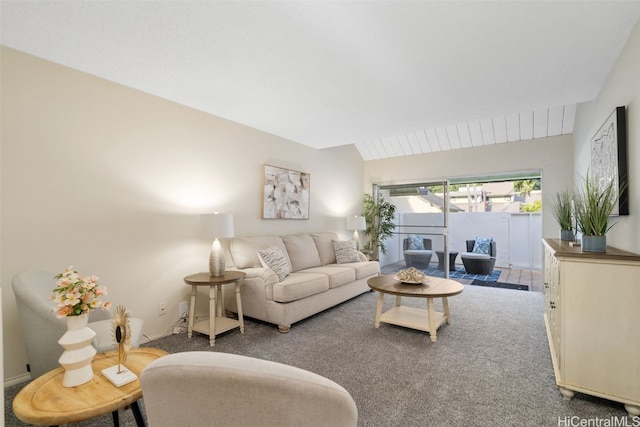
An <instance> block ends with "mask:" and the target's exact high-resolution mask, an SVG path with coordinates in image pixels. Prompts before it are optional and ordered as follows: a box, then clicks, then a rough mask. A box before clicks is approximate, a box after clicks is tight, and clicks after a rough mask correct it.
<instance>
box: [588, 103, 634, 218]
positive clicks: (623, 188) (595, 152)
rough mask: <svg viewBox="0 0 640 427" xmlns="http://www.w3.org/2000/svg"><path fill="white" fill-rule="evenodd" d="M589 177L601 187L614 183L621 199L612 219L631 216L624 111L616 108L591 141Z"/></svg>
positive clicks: (621, 108)
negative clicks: (618, 216) (616, 216)
mask: <svg viewBox="0 0 640 427" xmlns="http://www.w3.org/2000/svg"><path fill="white" fill-rule="evenodd" d="M589 175H590V178H591V179H593V180H594V182H595V183H597V184H598V185H599V186H600V187H604V186H606V185H608V184H609V182H611V181H613V182H614V185H615V187H616V188H615V191H616V194H617V193H619V194H620V198H619V199H618V205H617V206H616V208H614V210H613V213H612V215H629V195H628V194H629V193H628V189H627V179H628V175H627V123H626V113H625V107H617V108H616V109H615V110H614V111H613V113H611V115H610V116H609V117H608V118H607V120H606V121H605V122H604V124H603V125H602V126H601V127H600V129H598V131H597V132H596V134H595V135H594V136H593V138H591V170H590V172H589Z"/></svg>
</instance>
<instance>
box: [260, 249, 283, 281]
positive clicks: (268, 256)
mask: <svg viewBox="0 0 640 427" xmlns="http://www.w3.org/2000/svg"><path fill="white" fill-rule="evenodd" d="M258 255H259V257H260V260H261V261H262V262H263V263H264V266H265V267H266V268H270V269H271V270H273V271H274V272H275V273H276V274H277V275H278V278H279V279H280V281H283V280H284V278H285V277H287V276H288V275H289V273H290V272H291V271H290V270H289V263H287V260H286V259H285V258H284V254H283V253H282V251H281V250H280V248H277V247H275V246H272V247H270V248H268V249H262V250H259V251H258Z"/></svg>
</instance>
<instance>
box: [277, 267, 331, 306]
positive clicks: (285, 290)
mask: <svg viewBox="0 0 640 427" xmlns="http://www.w3.org/2000/svg"><path fill="white" fill-rule="evenodd" d="M328 290H329V277H328V276H327V275H326V274H314V273H291V275H289V276H288V277H287V278H286V279H284V280H283V281H282V282H280V283H276V284H274V285H273V300H274V301H276V302H291V301H297V300H299V299H302V298H305V297H309V296H311V295H315V294H319V293H321V292H326V291H328Z"/></svg>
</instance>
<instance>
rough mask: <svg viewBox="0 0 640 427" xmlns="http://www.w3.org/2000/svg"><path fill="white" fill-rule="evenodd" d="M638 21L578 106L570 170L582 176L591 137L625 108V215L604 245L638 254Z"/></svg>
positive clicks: (588, 159)
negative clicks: (590, 97) (598, 85)
mask: <svg viewBox="0 0 640 427" xmlns="http://www.w3.org/2000/svg"><path fill="white" fill-rule="evenodd" d="M638 76H640V22H639V23H638V24H636V26H635V28H634V29H633V32H632V33H631V35H630V36H629V39H628V40H627V43H626V44H625V46H624V48H623V50H622V51H621V53H620V55H619V56H618V60H617V61H616V63H615V65H614V67H613V69H612V70H611V73H610V74H609V76H608V78H607V79H606V81H605V83H604V84H603V87H602V89H601V91H600V93H599V94H598V97H597V98H596V100H595V101H593V102H588V103H584V104H580V105H578V108H577V110H576V120H575V126H574V131H573V136H574V154H575V164H574V169H575V171H576V173H577V174H579V175H580V176H583V177H584V176H586V174H587V169H588V167H589V164H590V162H591V154H590V147H591V146H590V142H591V137H592V136H593V135H594V134H595V132H596V131H597V130H598V128H600V126H601V125H602V123H604V121H605V120H606V118H607V117H609V115H610V114H611V112H612V111H613V110H614V109H615V108H616V107H618V106H623V105H624V106H626V107H627V156H628V171H629V212H630V215H629V216H621V217H619V218H618V220H617V221H618V223H617V224H616V225H615V226H614V227H613V228H612V229H611V231H609V233H608V234H607V244H608V245H611V246H615V247H618V248H620V249H624V250H627V251H631V252H636V253H640V231H639V230H640V167H639V166H640V77H638Z"/></svg>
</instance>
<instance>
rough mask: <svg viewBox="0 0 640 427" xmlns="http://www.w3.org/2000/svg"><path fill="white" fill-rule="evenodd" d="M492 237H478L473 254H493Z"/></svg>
mask: <svg viewBox="0 0 640 427" xmlns="http://www.w3.org/2000/svg"><path fill="white" fill-rule="evenodd" d="M492 241H493V238H491V237H476V242H475V243H474V244H473V250H472V251H471V252H473V253H476V254H487V255H489V253H490V252H491V242H492Z"/></svg>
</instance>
